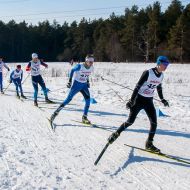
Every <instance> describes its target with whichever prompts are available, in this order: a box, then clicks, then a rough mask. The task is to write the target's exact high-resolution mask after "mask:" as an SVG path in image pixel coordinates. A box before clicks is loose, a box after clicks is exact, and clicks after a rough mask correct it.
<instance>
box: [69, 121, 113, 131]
mask: <svg viewBox="0 0 190 190" xmlns="http://www.w3.org/2000/svg"><path fill="white" fill-rule="evenodd" d="M71 121H74V122H76V123H80V124H82V125H85V126H87V127H92V128H97V129H103V130H106V131H111V130H109V129H106V128H103V127H100V126H98V125H96V124H93V123H91V124H87V123H83V122H82V121H78V120H74V119H71Z"/></svg>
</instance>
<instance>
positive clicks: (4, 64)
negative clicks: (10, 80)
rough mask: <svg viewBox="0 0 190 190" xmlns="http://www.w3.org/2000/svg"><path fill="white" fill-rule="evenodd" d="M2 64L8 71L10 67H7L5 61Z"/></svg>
mask: <svg viewBox="0 0 190 190" xmlns="http://www.w3.org/2000/svg"><path fill="white" fill-rule="evenodd" d="M3 66H4V67H5V68H6V69H7V70H8V71H10V69H9V67H8V66H7V64H6V63H3Z"/></svg>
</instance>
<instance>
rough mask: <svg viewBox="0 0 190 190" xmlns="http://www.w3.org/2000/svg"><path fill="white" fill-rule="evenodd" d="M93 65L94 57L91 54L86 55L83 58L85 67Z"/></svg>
mask: <svg viewBox="0 0 190 190" xmlns="http://www.w3.org/2000/svg"><path fill="white" fill-rule="evenodd" d="M93 63H94V56H93V55H92V54H90V55H87V56H86V58H85V64H86V66H88V67H91V66H92V65H93Z"/></svg>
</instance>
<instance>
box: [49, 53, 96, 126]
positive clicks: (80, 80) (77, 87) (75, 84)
mask: <svg viewBox="0 0 190 190" xmlns="http://www.w3.org/2000/svg"><path fill="white" fill-rule="evenodd" d="M93 63H94V57H93V55H88V56H87V57H86V59H85V62H84V63H83V64H77V65H75V66H74V67H73V68H72V70H71V72H70V77H69V82H68V84H67V87H68V88H71V89H70V92H69V94H68V96H67V98H66V99H65V100H64V101H63V103H62V104H61V105H60V106H59V107H58V108H57V110H56V111H55V112H54V113H53V114H52V116H51V122H53V120H54V119H55V117H56V116H57V115H58V113H59V112H60V111H61V110H62V109H63V107H65V106H66V105H67V104H68V103H69V102H70V101H71V100H72V98H73V97H74V96H75V95H76V94H77V93H78V92H81V93H82V95H83V96H84V99H85V107H84V113H83V116H82V122H83V123H85V124H90V121H89V120H88V118H87V115H88V110H89V107H90V92H89V90H88V88H89V76H90V75H91V73H92V72H93V70H94V68H93Z"/></svg>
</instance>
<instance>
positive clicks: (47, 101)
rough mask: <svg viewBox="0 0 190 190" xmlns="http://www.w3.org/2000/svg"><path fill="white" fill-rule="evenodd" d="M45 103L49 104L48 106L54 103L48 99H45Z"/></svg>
mask: <svg viewBox="0 0 190 190" xmlns="http://www.w3.org/2000/svg"><path fill="white" fill-rule="evenodd" d="M45 101H46V103H49V104H52V103H54V102H53V101H51V100H50V99H49V98H48V97H46V98H45Z"/></svg>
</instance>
